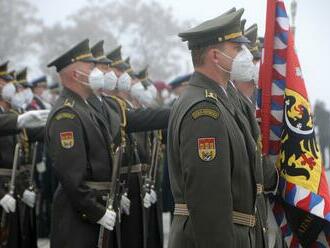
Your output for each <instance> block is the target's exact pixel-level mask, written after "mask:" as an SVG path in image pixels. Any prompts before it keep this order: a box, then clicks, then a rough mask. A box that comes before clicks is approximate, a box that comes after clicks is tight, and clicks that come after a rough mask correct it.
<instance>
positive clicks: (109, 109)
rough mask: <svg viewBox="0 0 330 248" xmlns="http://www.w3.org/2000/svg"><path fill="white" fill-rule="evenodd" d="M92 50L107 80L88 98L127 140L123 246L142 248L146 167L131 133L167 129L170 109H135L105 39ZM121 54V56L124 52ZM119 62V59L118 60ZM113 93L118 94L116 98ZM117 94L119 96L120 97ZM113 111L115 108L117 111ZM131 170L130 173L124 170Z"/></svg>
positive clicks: (118, 133) (123, 176)
mask: <svg viewBox="0 0 330 248" xmlns="http://www.w3.org/2000/svg"><path fill="white" fill-rule="evenodd" d="M91 51H92V54H93V56H94V57H95V58H96V60H97V62H96V68H97V69H98V70H99V71H101V72H102V73H104V83H102V82H101V83H100V84H98V85H99V88H98V90H97V91H98V94H97V96H96V97H90V98H89V99H88V101H89V102H90V104H91V106H93V107H94V109H95V110H97V111H98V112H99V113H101V115H103V118H105V119H106V120H108V122H109V123H110V127H111V131H112V134H113V137H116V138H115V141H114V142H118V140H120V136H121V135H124V136H125V137H126V140H127V149H126V150H127V153H126V156H125V160H124V161H123V164H122V166H123V172H124V173H123V175H122V180H123V187H124V188H126V189H125V190H124V193H125V195H122V196H121V205H122V209H123V210H124V211H123V212H124V215H123V216H122V223H121V236H122V242H121V243H122V244H121V245H122V247H142V234H143V233H142V213H141V211H142V210H141V199H140V194H141V192H140V186H139V180H140V178H141V173H143V167H141V162H142V161H140V160H141V157H140V156H139V155H138V158H137V157H136V156H137V154H136V153H135V152H134V149H135V143H136V139H137V137H136V135H135V134H131V133H132V132H141V131H146V130H154V129H159V128H166V127H167V122H168V114H169V110H168V109H154V110H153V109H134V105H133V103H132V102H130V101H128V100H127V99H123V98H120V97H122V96H123V95H121V94H119V93H120V92H119V89H118V88H120V87H118V84H119V83H120V82H118V80H117V77H116V74H114V72H113V67H112V63H113V61H111V60H109V59H108V58H107V57H105V56H104V52H103V41H100V42H98V43H97V44H95V46H94V47H93V48H92V49H91ZM117 56H118V51H117ZM119 56H120V57H121V55H119ZM117 61H119V60H118V59H117ZM116 66H117V70H120V68H124V69H121V70H125V71H130V70H131V68H130V66H128V65H123V64H120V63H115V66H114V67H116ZM94 74H95V77H94V78H95V80H98V81H102V80H103V79H102V74H100V73H99V72H94ZM97 78H98V79H97ZM102 84H104V87H103V89H101V88H100V87H101V86H102ZM102 92H103V94H102ZM124 93H127V92H124ZM109 94H110V95H109ZM112 94H116V95H117V97H116V96H114V95H112ZM118 95H120V96H119V97H118ZM113 110H115V113H114V112H113ZM138 116H139V117H138ZM120 122H121V123H122V124H121V126H122V125H123V124H124V123H126V124H127V126H124V128H125V129H124V130H123V132H121V131H120V130H119V124H120ZM127 133H129V135H128V134H127ZM132 152H133V155H132ZM139 154H140V153H139ZM138 161H139V162H138ZM128 170H129V171H130V172H129V173H128V172H125V171H128ZM130 206H132V207H130ZM116 231H117V230H116Z"/></svg>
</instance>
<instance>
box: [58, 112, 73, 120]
mask: <svg viewBox="0 0 330 248" xmlns="http://www.w3.org/2000/svg"><path fill="white" fill-rule="evenodd" d="M74 118H75V115H74V114H71V113H59V114H57V115H56V116H55V120H57V121H59V120H62V119H71V120H72V119H74Z"/></svg>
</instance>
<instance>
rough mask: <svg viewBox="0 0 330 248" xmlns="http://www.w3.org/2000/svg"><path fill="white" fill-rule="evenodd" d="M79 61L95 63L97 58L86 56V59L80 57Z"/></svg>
mask: <svg viewBox="0 0 330 248" xmlns="http://www.w3.org/2000/svg"><path fill="white" fill-rule="evenodd" d="M79 61H82V62H88V63H97V60H96V59H95V58H86V59H81V60H79Z"/></svg>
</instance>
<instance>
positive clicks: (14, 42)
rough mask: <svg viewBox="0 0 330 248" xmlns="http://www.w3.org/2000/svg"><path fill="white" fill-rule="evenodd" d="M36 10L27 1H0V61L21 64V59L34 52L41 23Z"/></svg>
mask: <svg viewBox="0 0 330 248" xmlns="http://www.w3.org/2000/svg"><path fill="white" fill-rule="evenodd" d="M36 12H37V9H36V8H35V7H34V6H33V5H32V4H30V3H29V2H28V1H27V0H10V1H0V27H1V35H0V59H1V60H7V59H9V60H11V61H13V62H14V64H15V63H16V64H22V62H23V61H22V60H23V58H26V57H29V56H31V55H32V54H34V53H35V51H36V45H37V43H36V42H35V35H36V34H37V33H38V32H39V31H40V29H41V27H42V21H41V20H40V19H38V18H36V17H35V13H36Z"/></svg>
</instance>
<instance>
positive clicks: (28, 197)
mask: <svg viewBox="0 0 330 248" xmlns="http://www.w3.org/2000/svg"><path fill="white" fill-rule="evenodd" d="M22 201H23V202H24V203H25V204H26V205H28V206H29V207H30V208H33V207H34V204H35V203H36V193H35V192H33V191H31V190H27V189H26V190H24V193H23V198H22Z"/></svg>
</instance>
